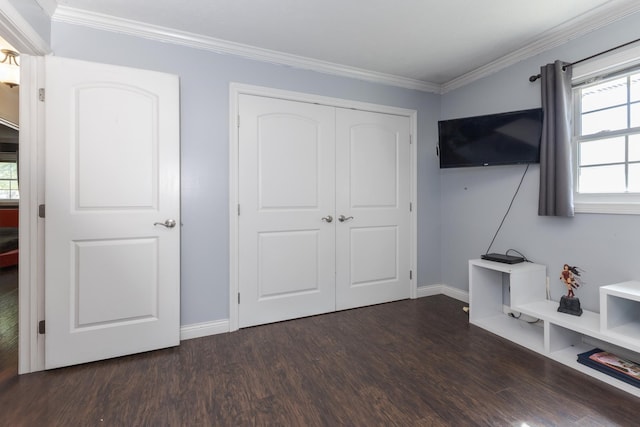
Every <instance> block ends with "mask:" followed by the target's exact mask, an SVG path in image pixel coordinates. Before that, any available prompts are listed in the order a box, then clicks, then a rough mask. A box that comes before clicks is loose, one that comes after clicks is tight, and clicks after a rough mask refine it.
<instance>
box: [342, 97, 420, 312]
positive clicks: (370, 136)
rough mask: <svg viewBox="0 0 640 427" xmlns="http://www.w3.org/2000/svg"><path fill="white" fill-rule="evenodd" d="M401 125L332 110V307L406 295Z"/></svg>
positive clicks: (402, 121) (405, 144)
mask: <svg viewBox="0 0 640 427" xmlns="http://www.w3.org/2000/svg"><path fill="white" fill-rule="evenodd" d="M409 129H410V123H409V118H407V117H402V116H394V115H388V114H381V113H372V112H366V111H357V110H346V109H338V110H337V113H336V217H337V218H338V224H336V307H337V309H338V310H341V309H347V308H353V307H360V306H364V305H370V304H377V303H382V302H388V301H394V300H399V299H404V298H408V297H409V295H410V279H409V265H410V261H409V225H410V223H409V218H410V211H409V199H410V173H409V171H410V167H409V164H410V163H409V159H410V140H409ZM341 217H343V218H344V220H343V221H340V218H341Z"/></svg>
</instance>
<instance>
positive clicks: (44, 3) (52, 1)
mask: <svg viewBox="0 0 640 427" xmlns="http://www.w3.org/2000/svg"><path fill="white" fill-rule="evenodd" d="M36 2H38V4H39V5H40V7H41V8H42V10H44V11H45V13H46V14H47V16H49V17H51V16H53V14H54V13H55V11H56V8H57V7H58V1H57V0H36Z"/></svg>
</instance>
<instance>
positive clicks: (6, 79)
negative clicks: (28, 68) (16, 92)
mask: <svg viewBox="0 0 640 427" xmlns="http://www.w3.org/2000/svg"><path fill="white" fill-rule="evenodd" d="M0 52H2V53H3V54H4V59H3V60H2V61H0V82H2V83H4V84H6V85H9V87H14V86H18V85H19V84H20V64H18V56H20V54H19V53H18V52H16V51H14V50H11V49H2V50H0Z"/></svg>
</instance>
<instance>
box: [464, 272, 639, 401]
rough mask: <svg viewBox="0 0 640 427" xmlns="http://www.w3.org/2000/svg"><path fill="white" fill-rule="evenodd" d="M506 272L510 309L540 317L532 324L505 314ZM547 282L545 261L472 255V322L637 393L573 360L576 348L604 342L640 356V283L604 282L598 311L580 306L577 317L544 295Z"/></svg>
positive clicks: (636, 390) (629, 355)
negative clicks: (513, 261)
mask: <svg viewBox="0 0 640 427" xmlns="http://www.w3.org/2000/svg"><path fill="white" fill-rule="evenodd" d="M504 275H507V276H508V282H509V287H510V304H508V305H509V307H510V309H511V310H512V311H514V312H517V313H522V314H524V315H526V316H531V317H533V318H535V319H539V322H537V323H536V324H532V323H528V322H525V321H521V320H518V319H515V318H513V317H510V316H508V315H506V314H504V310H503V302H502V295H503V293H502V284H503V283H504V282H505V278H504V277H503V276H504ZM545 284H546V267H545V266H543V265H537V264H532V263H522V264H515V265H508V264H501V263H496V262H492V261H485V260H470V261H469V307H470V310H469V321H470V323H472V324H474V325H476V326H479V327H481V328H483V329H486V330H488V331H490V332H493V333H495V334H497V335H500V336H501V337H504V338H506V339H508V340H510V341H513V342H515V343H517V344H520V345H522V346H523V347H526V348H528V349H530V350H533V351H536V352H538V353H540V354H542V355H544V356H546V357H549V358H551V359H553V360H556V361H558V362H560V363H563V364H564V365H567V366H569V367H571V368H574V369H576V370H578V371H580V372H583V373H585V374H587V375H590V376H592V377H594V378H597V379H599V380H601V381H604V382H606V383H607V384H611V385H613V386H615V387H617V388H619V389H621V390H624V391H626V392H628V393H631V394H633V395H635V396H638V397H640V388H638V387H635V386H633V385H631V384H627V383H625V382H624V381H620V380H618V379H616V378H614V377H611V376H609V375H606V374H603V373H601V372H599V371H597V370H595V369H592V368H589V367H587V366H585V365H582V364H581V363H578V362H577V355H578V354H579V353H583V352H586V351H589V350H592V349H593V348H595V347H599V346H600V347H604V346H605V345H604V344H606V345H607V346H609V347H611V350H610V351H613V350H614V349H619V350H620V351H623V352H624V354H621V353H617V354H619V355H620V356H621V357H625V358H631V359H632V360H634V361H640V282H638V281H632V282H624V283H618V284H615V285H609V286H602V287H601V288H600V312H601V313H602V314H598V313H594V312H592V311H588V310H583V313H582V315H581V316H573V315H570V314H565V313H559V312H558V302H555V301H549V300H546V299H545ZM540 325H542V327H541V326H540ZM600 344H603V345H600Z"/></svg>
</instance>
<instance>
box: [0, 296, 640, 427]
mask: <svg viewBox="0 0 640 427" xmlns="http://www.w3.org/2000/svg"><path fill="white" fill-rule="evenodd" d="M463 305H464V304H463V303H461V302H459V301H456V300H453V299H451V298H448V297H445V296H433V297H427V298H421V299H418V300H405V301H399V302H394V303H389V304H382V305H377V306H372V307H366V308H360V309H354V310H348V311H342V312H338V313H331V314H326V315H322V316H315V317H309V318H305V319H298V320H293V321H288V322H281V323H276V324H271V325H264V326H257V327H253V328H247V329H243V330H240V331H238V332H233V333H229V334H221V335H215V336H211V337H204V338H199V339H193V340H188V341H183V342H182V344H181V345H180V346H179V347H176V348H172V349H166V350H160V351H155V352H150V353H145V354H139V355H134V356H128V357H122V358H118V359H112V360H107V361H102V362H96V363H91V364H86V365H81V366H76V367H71V368H64V369H57V370H53V371H48V372H40V373H34V374H29V375H22V376H19V377H15V376H14V377H12V378H10V379H9V380H5V381H3V382H2V383H1V384H0V424H1V425H6V426H343V425H347V426H476V425H479V426H483V425H490V426H517V427H524V426H530V427H534V426H633V425H638V419H639V415H638V408H640V399H638V398H635V397H633V396H631V395H629V394H627V393H624V392H622V391H619V390H617V389H615V388H613V387H611V386H608V385H606V384H603V383H601V382H599V381H596V380H594V379H592V378H590V377H588V376H586V375H584V374H581V373H579V372H576V371H574V370H572V369H570V368H567V367H565V366H563V365H560V364H558V363H556V362H554V361H551V360H549V359H546V358H544V357H542V356H540V355H538V354H536V353H533V352H531V351H529V350H526V349H524V348H522V347H519V346H517V345H515V344H512V343H510V342H509V341H506V340H504V339H502V338H499V337H497V336H495V335H492V334H490V333H488V332H486V331H484V330H482V329H479V328H477V327H475V326H472V325H469V324H468V318H467V315H466V314H465V313H464V312H463V311H462V306H463ZM525 423H526V424H525Z"/></svg>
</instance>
